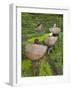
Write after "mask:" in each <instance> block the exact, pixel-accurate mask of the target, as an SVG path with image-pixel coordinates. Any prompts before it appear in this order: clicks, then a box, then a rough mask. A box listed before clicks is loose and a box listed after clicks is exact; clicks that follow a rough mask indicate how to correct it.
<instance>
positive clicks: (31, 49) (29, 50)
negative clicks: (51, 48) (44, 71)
mask: <svg viewBox="0 0 72 90" xmlns="http://www.w3.org/2000/svg"><path fill="white" fill-rule="evenodd" d="M25 51H26V56H27V57H28V58H29V59H30V60H32V71H33V76H37V75H38V74H39V60H40V58H41V57H43V56H44V54H45V52H46V51H47V46H44V45H38V44H31V45H27V46H26V48H25Z"/></svg>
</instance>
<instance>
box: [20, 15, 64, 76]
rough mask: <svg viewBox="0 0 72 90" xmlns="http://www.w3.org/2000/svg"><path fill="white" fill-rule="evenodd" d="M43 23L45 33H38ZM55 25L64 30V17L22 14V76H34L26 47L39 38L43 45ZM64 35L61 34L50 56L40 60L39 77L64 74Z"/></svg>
mask: <svg viewBox="0 0 72 90" xmlns="http://www.w3.org/2000/svg"><path fill="white" fill-rule="evenodd" d="M39 22H41V23H43V25H44V29H45V32H43V33H38V32H36V31H35V27H36V25H37V24H38V23H39ZM54 23H57V26H59V27H60V28H61V29H62V28H63V17H62V15H43V14H28V13H22V65H21V71H22V76H32V62H31V61H30V60H29V59H28V58H26V56H25V52H24V47H25V45H27V44H29V43H33V42H34V39H35V38H38V39H39V40H40V41H41V43H42V44H43V41H44V39H45V38H46V37H48V33H49V29H48V28H50V27H51V26H52V25H53V24H54ZM62 40H63V33H62V32H61V33H60V34H59V38H58V41H57V43H56V45H55V47H54V49H53V51H52V53H51V54H50V55H49V56H48V55H47V53H46V55H45V56H44V57H43V58H42V59H41V60H40V64H39V76H50V75H61V74H63V51H62V50H63V43H62V42H63V41H62Z"/></svg>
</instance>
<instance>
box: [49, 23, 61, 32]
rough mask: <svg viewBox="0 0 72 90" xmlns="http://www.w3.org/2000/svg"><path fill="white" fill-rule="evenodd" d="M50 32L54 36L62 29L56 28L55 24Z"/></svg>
mask: <svg viewBox="0 0 72 90" xmlns="http://www.w3.org/2000/svg"><path fill="white" fill-rule="evenodd" d="M49 31H50V32H51V33H53V34H58V33H59V32H60V31H61V29H60V28H59V27H56V24H54V25H53V27H51V28H49Z"/></svg>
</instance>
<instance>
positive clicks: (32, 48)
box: [25, 44, 47, 60]
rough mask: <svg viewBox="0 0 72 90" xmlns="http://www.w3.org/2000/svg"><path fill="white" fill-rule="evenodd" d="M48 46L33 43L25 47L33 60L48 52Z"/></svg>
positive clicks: (28, 55)
mask: <svg viewBox="0 0 72 90" xmlns="http://www.w3.org/2000/svg"><path fill="white" fill-rule="evenodd" d="M46 50H47V46H44V45H38V44H31V45H27V46H26V48H25V51H26V56H27V57H28V58H29V59H31V60H39V59H40V58H41V57H42V56H43V55H44V54H45V52H46Z"/></svg>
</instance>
